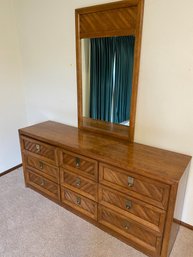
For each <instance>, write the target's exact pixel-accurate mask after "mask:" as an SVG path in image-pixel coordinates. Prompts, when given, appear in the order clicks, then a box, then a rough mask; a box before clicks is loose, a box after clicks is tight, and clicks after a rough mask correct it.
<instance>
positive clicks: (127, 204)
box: [125, 200, 132, 210]
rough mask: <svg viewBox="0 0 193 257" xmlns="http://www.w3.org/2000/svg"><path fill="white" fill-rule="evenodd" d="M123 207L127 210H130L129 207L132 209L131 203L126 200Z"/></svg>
mask: <svg viewBox="0 0 193 257" xmlns="http://www.w3.org/2000/svg"><path fill="white" fill-rule="evenodd" d="M125 207H126V209H127V210H129V209H131V207H132V202H131V201H130V200H126V202H125Z"/></svg>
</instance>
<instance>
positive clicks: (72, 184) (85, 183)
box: [60, 168, 98, 201]
mask: <svg viewBox="0 0 193 257" xmlns="http://www.w3.org/2000/svg"><path fill="white" fill-rule="evenodd" d="M60 183H61V185H62V186H65V187H67V188H68V189H71V190H73V191H75V192H77V193H79V194H81V195H83V196H86V197H88V198H89V199H92V200H94V201H97V193H98V192H97V183H96V182H94V181H92V180H89V179H86V178H84V177H81V176H79V175H77V174H75V173H72V172H69V171H66V170H64V169H62V168H61V169H60Z"/></svg>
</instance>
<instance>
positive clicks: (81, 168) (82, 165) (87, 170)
mask: <svg viewBox="0 0 193 257" xmlns="http://www.w3.org/2000/svg"><path fill="white" fill-rule="evenodd" d="M62 167H63V168H65V169H67V170H69V171H73V172H75V173H77V174H79V175H82V176H83V177H86V178H89V179H92V180H95V181H97V180H98V163H97V161H95V160H92V159H90V158H87V157H84V156H81V155H78V154H74V153H71V152H68V151H65V150H63V151H62Z"/></svg>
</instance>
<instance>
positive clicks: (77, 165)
mask: <svg viewBox="0 0 193 257" xmlns="http://www.w3.org/2000/svg"><path fill="white" fill-rule="evenodd" d="M76 167H77V168H79V167H80V158H78V157H76Z"/></svg>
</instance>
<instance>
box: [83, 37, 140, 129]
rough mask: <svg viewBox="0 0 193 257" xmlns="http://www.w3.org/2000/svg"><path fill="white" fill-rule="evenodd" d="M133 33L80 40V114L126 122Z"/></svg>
mask: <svg viewBox="0 0 193 257" xmlns="http://www.w3.org/2000/svg"><path fill="white" fill-rule="evenodd" d="M134 47H135V37H134V36H119V37H103V38H92V39H89V38H88V39H82V40H81V48H82V49H81V52H82V105H83V106H82V111H83V117H85V118H91V119H95V120H101V121H106V122H112V123H116V124H121V125H126V126H129V121H130V105H131V94H132V79H133V64H134Z"/></svg>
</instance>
